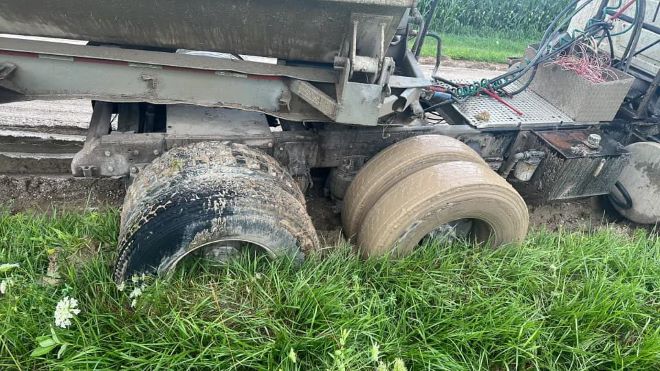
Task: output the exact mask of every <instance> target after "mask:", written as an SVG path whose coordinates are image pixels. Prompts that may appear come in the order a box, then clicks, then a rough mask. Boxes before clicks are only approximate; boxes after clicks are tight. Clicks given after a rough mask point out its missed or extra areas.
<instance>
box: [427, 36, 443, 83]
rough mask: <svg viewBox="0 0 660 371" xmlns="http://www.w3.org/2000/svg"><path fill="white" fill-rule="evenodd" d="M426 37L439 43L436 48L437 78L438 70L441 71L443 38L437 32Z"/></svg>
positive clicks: (434, 70) (435, 70) (434, 71)
mask: <svg viewBox="0 0 660 371" xmlns="http://www.w3.org/2000/svg"><path fill="white" fill-rule="evenodd" d="M426 36H428V37H430V38H433V39H435V41H436V42H437V44H436V48H435V67H434V68H433V75H432V76H435V75H437V74H438V69H440V61H441V59H442V38H440V35H438V34H437V33H435V32H429V33H427V34H426Z"/></svg>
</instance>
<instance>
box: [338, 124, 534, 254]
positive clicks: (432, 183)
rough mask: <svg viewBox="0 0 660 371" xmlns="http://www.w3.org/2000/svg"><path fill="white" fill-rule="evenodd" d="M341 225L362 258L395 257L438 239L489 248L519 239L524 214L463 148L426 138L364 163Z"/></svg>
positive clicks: (505, 187)
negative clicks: (465, 241) (428, 239)
mask: <svg viewBox="0 0 660 371" xmlns="http://www.w3.org/2000/svg"><path fill="white" fill-rule="evenodd" d="M397 159H401V160H400V161H399V162H397ZM343 224H344V228H345V231H346V234H347V236H348V237H350V238H352V239H353V240H354V241H355V242H357V244H358V246H360V248H361V251H362V254H363V255H364V256H378V255H384V254H390V253H391V254H393V255H394V256H403V255H406V254H408V253H409V252H410V251H411V250H413V249H414V248H415V247H416V246H418V245H419V243H420V242H421V241H423V240H424V239H425V238H426V237H429V236H433V235H438V234H442V235H445V236H447V235H450V236H454V237H463V238H468V239H470V240H473V241H475V242H479V243H483V242H488V243H490V244H491V245H492V246H499V245H502V244H506V243H515V242H520V241H522V240H523V239H524V238H525V235H526V234H527V229H528V225H529V215H528V211H527V206H526V205H525V202H524V200H523V199H522V197H521V196H520V195H519V194H518V192H516V190H515V189H513V187H511V185H509V183H507V182H506V180H504V179H503V178H502V177H500V176H499V175H498V174H496V173H495V172H494V171H492V170H491V169H490V168H489V167H488V165H487V164H486V163H485V162H484V161H483V159H482V158H481V157H479V156H478V155H477V154H476V153H475V152H474V151H473V150H472V149H471V148H469V147H468V146H466V145H465V144H463V143H462V142H460V141H458V140H456V139H453V138H449V137H444V136H439V135H427V136H419V137H414V138H410V139H407V140H404V141H401V142H399V143H397V144H395V145H393V146H391V147H389V148H387V149H385V150H384V151H383V152H381V153H380V154H378V155H377V156H376V157H374V158H373V159H372V160H371V161H369V162H368V163H367V164H366V165H365V166H364V168H363V169H362V170H361V171H360V172H359V173H358V175H357V177H356V178H355V180H354V181H353V183H352V184H351V186H350V187H349V189H348V191H347V194H346V198H345V202H344V209H343ZM447 232H450V233H447ZM457 232H458V233H457ZM457 235H458V236H457Z"/></svg>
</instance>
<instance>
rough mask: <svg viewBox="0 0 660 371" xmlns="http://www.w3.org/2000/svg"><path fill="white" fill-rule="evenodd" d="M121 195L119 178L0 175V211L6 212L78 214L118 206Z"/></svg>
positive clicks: (120, 201) (123, 191)
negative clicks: (68, 212)
mask: <svg viewBox="0 0 660 371" xmlns="http://www.w3.org/2000/svg"><path fill="white" fill-rule="evenodd" d="M124 194H125V186H124V181H123V180H122V179H115V178H106V179H89V178H73V177H71V176H57V175H29V176H27V175H0V208H2V209H8V210H9V211H10V212H17V211H26V210H31V211H38V212H49V211H52V210H72V211H78V210H84V209H103V208H107V207H118V206H120V205H121V203H122V200H123V198H124Z"/></svg>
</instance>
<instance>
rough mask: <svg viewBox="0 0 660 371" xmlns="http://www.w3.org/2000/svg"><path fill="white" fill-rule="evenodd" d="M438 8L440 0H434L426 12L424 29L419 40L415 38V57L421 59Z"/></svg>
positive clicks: (418, 37)
mask: <svg viewBox="0 0 660 371" xmlns="http://www.w3.org/2000/svg"><path fill="white" fill-rule="evenodd" d="M437 8H438V0H432V2H431V7H430V8H429V10H428V12H427V13H426V18H424V19H423V23H422V29H421V30H420V32H419V35H417V40H415V58H417V59H419V55H420V54H421V53H422V49H423V48H424V39H426V36H427V35H428V33H429V27H430V26H431V22H433V17H434V16H435V10H436V9H437Z"/></svg>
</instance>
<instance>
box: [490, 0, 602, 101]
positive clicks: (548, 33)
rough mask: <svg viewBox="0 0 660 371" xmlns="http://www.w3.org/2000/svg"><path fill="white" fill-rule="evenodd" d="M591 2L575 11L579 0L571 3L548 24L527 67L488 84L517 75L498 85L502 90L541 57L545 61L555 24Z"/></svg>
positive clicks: (503, 75) (535, 63) (590, 0)
mask: <svg viewBox="0 0 660 371" xmlns="http://www.w3.org/2000/svg"><path fill="white" fill-rule="evenodd" d="M592 1H593V0H588V1H585V2H584V4H582V5H581V6H580V7H579V8H578V9H575V6H576V5H577V4H578V3H579V0H574V1H572V2H571V3H570V4H569V5H568V6H566V7H565V8H564V9H563V10H562V11H561V12H560V13H559V14H558V15H557V16H556V17H555V19H554V20H553V21H552V22H551V23H550V26H549V27H548V28H547V29H546V31H545V33H544V34H543V38H542V39H541V43H540V46H539V49H538V50H537V52H536V55H535V56H534V58H533V59H532V60H531V61H530V62H529V63H528V64H527V65H526V66H525V67H524V68H522V69H520V68H518V69H515V70H512V71H509V72H507V73H504V74H502V75H500V76H498V77H496V78H494V79H492V80H490V81H489V84H493V83H495V82H496V81H499V80H502V79H505V78H507V77H509V76H512V75H517V76H516V78H514V79H512V80H509V81H507V82H506V83H504V84H502V85H500V88H504V87H506V86H508V85H511V84H512V83H514V82H515V81H516V80H518V79H519V78H520V77H522V76H523V75H524V74H525V73H527V71H529V70H530V69H531V68H534V66H536V65H537V64H538V62H539V60H540V59H541V58H542V57H543V58H544V59H545V57H547V56H545V55H544V54H543V53H545V49H546V48H547V46H548V43H549V42H550V40H551V37H550V36H551V35H553V34H554V33H555V32H556V30H555V25H556V24H557V22H558V21H559V20H561V19H562V18H563V17H564V16H565V15H566V14H568V12H570V11H571V10H575V12H576V13H577V12H579V11H581V10H582V9H584V8H585V7H586V6H587V4H589V3H591V2H592Z"/></svg>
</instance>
